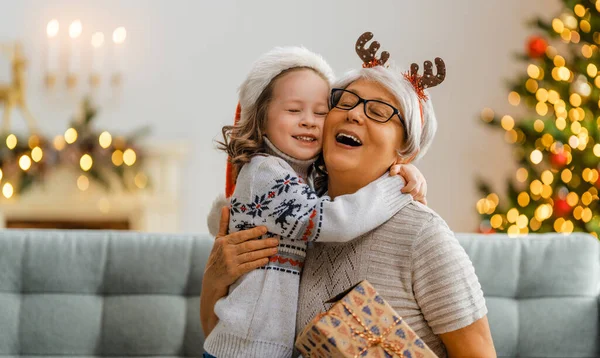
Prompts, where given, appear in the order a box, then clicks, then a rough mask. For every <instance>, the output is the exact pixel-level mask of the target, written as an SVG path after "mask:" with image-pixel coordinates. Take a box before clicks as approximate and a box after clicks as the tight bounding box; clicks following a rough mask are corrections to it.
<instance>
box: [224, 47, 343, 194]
mask: <svg viewBox="0 0 600 358" xmlns="http://www.w3.org/2000/svg"><path fill="white" fill-rule="evenodd" d="M298 67H306V68H311V69H313V70H315V71H316V72H317V73H319V74H320V75H321V76H323V77H324V78H325V79H326V80H327V82H328V83H329V85H331V84H332V83H333V81H334V80H335V76H334V74H333V70H332V69H331V66H329V64H328V63H327V62H326V61H325V60H324V59H323V57H321V56H320V55H318V54H316V53H314V52H312V51H310V50H308V49H306V48H304V47H296V46H293V47H276V48H274V49H272V50H271V51H269V52H267V53H265V54H264V55H262V56H261V57H259V58H258V60H256V62H254V64H253V65H252V68H251V69H250V73H248V76H247V77H246V79H245V80H244V82H243V83H242V85H241V86H240V98H239V103H238V106H237V109H236V111H235V120H234V124H238V123H239V122H240V121H241V122H243V121H245V120H247V118H248V117H249V114H250V113H253V112H254V111H255V110H256V104H257V103H256V102H257V101H258V97H260V95H261V94H262V93H263V91H264V90H265V88H267V86H268V85H269V84H270V83H271V81H272V80H273V79H274V78H275V77H277V75H279V74H280V73H282V72H283V71H286V70H289V69H292V68H298ZM233 169H234V168H233V165H232V164H231V162H230V160H229V158H228V160H227V173H226V179H225V180H226V182H225V196H226V197H227V198H229V197H231V195H232V194H233V191H234V189H235V177H234V173H233Z"/></svg>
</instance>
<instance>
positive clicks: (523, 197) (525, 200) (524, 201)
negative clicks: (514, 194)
mask: <svg viewBox="0 0 600 358" xmlns="http://www.w3.org/2000/svg"><path fill="white" fill-rule="evenodd" d="M529 200H530V199H529V194H527V193H526V192H522V193H520V194H519V196H518V198H517V202H518V203H519V206H521V207H523V208H524V207H526V206H527V205H529Z"/></svg>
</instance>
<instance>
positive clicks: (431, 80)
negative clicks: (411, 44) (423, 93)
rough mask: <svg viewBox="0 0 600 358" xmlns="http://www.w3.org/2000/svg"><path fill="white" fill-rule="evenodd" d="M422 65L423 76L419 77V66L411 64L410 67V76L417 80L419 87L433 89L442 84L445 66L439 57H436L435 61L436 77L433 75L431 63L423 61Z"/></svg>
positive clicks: (444, 76)
mask: <svg viewBox="0 0 600 358" xmlns="http://www.w3.org/2000/svg"><path fill="white" fill-rule="evenodd" d="M424 65H425V69H424V71H423V76H419V74H418V72H419V65H417V64H416V63H413V64H412V65H411V66H410V74H411V76H412V77H414V78H418V79H419V82H420V83H419V84H420V86H421V87H423V89H425V88H431V87H435V86H437V85H439V84H440V83H442V82H444V79H445V78H446V64H445V63H444V60H442V59H441V58H439V57H436V59H435V67H436V68H437V75H434V74H433V64H432V63H431V61H425V63H424Z"/></svg>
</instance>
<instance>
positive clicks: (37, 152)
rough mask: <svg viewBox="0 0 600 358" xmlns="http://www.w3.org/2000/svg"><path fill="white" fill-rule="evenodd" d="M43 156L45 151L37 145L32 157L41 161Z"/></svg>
mask: <svg viewBox="0 0 600 358" xmlns="http://www.w3.org/2000/svg"><path fill="white" fill-rule="evenodd" d="M43 157H44V152H43V151H42V148H40V147H35V148H33V149H32V150H31V159H33V161H34V162H36V163H39V162H40V161H41V160H42V158H43Z"/></svg>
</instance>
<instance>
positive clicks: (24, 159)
mask: <svg viewBox="0 0 600 358" xmlns="http://www.w3.org/2000/svg"><path fill="white" fill-rule="evenodd" d="M19 167H20V168H21V169H22V170H23V171H28V170H29V168H31V158H29V156H28V155H27V154H23V155H22V156H21V158H19Z"/></svg>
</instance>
